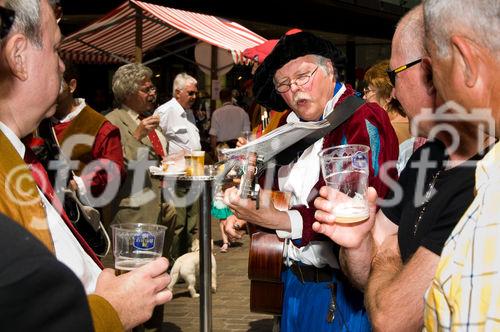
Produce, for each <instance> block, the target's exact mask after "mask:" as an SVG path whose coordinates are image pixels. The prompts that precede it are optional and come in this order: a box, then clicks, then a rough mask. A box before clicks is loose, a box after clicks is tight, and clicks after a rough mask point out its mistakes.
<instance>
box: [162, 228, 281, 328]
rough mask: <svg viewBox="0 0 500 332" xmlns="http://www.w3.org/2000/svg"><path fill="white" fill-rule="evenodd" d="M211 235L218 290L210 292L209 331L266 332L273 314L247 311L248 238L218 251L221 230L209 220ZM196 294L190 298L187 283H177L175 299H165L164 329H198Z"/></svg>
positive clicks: (197, 300) (198, 306)
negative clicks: (210, 314) (224, 251)
mask: <svg viewBox="0 0 500 332" xmlns="http://www.w3.org/2000/svg"><path fill="white" fill-rule="evenodd" d="M212 238H213V239H214V253H215V260H216V261H217V292H216V293H214V294H212V331H214V332H226V331H227V332H243V331H245V332H247V331H248V332H268V331H271V330H272V316H270V315H262V314H256V313H252V312H250V296H249V292H250V282H249V280H248V277H247V265H248V246H249V238H248V236H245V237H244V238H243V239H242V240H241V242H239V243H236V244H235V246H232V247H230V248H229V249H228V252H227V253H220V252H219V247H220V245H221V240H220V238H221V237H220V231H219V226H218V223H217V222H212ZM199 311H200V302H199V298H194V299H193V298H191V297H190V296H189V292H188V291H187V289H186V284H185V283H182V284H176V285H175V287H174V299H173V300H172V301H171V302H169V303H167V305H166V309H165V318H164V322H166V323H164V328H163V331H168V332H178V331H182V332H197V331H199V330H200V329H199Z"/></svg>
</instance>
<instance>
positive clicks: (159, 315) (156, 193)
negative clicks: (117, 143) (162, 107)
mask: <svg viewBox="0 0 500 332" xmlns="http://www.w3.org/2000/svg"><path fill="white" fill-rule="evenodd" d="M152 74H153V73H152V71H151V69H149V68H148V67H146V66H144V65H142V64H136V63H132V64H127V65H124V66H121V67H120V68H118V70H117V71H116V72H115V74H114V76H113V83H112V85H113V86H112V88H113V94H114V96H115V99H116V101H117V102H118V104H119V105H120V106H119V108H117V109H115V110H113V111H112V112H110V113H109V114H107V115H106V118H107V119H108V120H109V121H110V122H111V123H112V124H113V125H115V126H116V127H118V129H119V130H120V136H121V143H122V146H123V157H124V160H125V163H126V165H127V166H128V167H127V170H128V175H127V179H126V180H125V183H124V184H123V185H122V187H121V188H120V191H119V193H118V195H117V197H116V199H115V202H114V204H112V205H115V208H117V211H116V213H114V214H113V215H114V219H113V221H112V223H126V222H136V223H158V224H161V225H165V226H167V227H168V230H167V234H166V238H165V242H164V243H165V246H164V248H163V253H164V255H168V254H169V249H170V244H171V243H172V237H173V234H174V229H175V220H176V213H175V208H174V207H173V206H172V205H170V204H167V203H164V202H163V201H162V196H161V189H162V179H161V178H159V177H155V176H152V175H151V173H150V172H149V170H148V168H149V166H150V165H156V164H158V163H159V162H161V160H162V159H163V158H164V157H165V156H166V151H167V150H166V148H167V139H166V138H165V136H164V135H163V134H162V132H161V131H160V130H158V129H157V128H158V125H159V123H160V118H159V116H156V115H151V116H150V115H149V114H148V113H149V112H150V111H153V110H154V107H155V102H156V88H155V86H154V85H153V83H152V82H151V76H152ZM144 173H146V174H144ZM162 319H163V307H158V309H157V310H156V312H155V313H154V315H153V318H152V320H151V321H150V324H147V325H150V326H146V327H152V328H153V329H155V328H159V327H160V324H161V322H162Z"/></svg>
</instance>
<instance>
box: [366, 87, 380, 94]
mask: <svg viewBox="0 0 500 332" xmlns="http://www.w3.org/2000/svg"><path fill="white" fill-rule="evenodd" d="M370 92H377V90H373V89H370V88H364V89H363V93H364V94H365V95H367V94H368V93H370Z"/></svg>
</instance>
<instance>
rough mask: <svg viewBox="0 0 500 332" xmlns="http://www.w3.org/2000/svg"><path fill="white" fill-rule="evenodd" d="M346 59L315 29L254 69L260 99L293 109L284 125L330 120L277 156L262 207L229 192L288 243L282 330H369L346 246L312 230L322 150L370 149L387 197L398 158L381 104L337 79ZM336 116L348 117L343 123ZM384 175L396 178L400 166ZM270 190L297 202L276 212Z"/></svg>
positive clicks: (229, 199)
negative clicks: (349, 275)
mask: <svg viewBox="0 0 500 332" xmlns="http://www.w3.org/2000/svg"><path fill="white" fill-rule="evenodd" d="M341 61H342V58H341V54H340V51H339V50H338V49H337V48H336V47H335V46H334V45H333V44H331V43H330V42H328V41H326V40H323V39H320V38H318V37H316V36H314V35H312V34H310V33H307V32H300V33H297V34H293V35H288V36H284V37H282V38H281V39H280V41H279V42H278V44H277V45H276V47H275V48H274V49H273V51H272V52H271V53H270V54H269V55H268V56H267V57H266V59H265V60H264V62H263V63H262V64H261V65H260V67H259V68H258V69H257V71H256V73H255V81H254V92H255V96H256V99H257V102H258V103H260V104H261V105H263V106H265V107H269V108H271V109H277V110H284V109H291V110H292V112H290V113H289V114H287V115H285V116H283V117H282V123H285V122H298V121H318V120H321V119H324V118H326V119H328V120H329V122H330V126H329V127H328V131H326V132H324V133H321V136H318V135H315V134H316V133H314V134H312V135H310V137H306V138H304V139H303V140H302V141H300V142H298V143H297V144H294V145H293V146H292V147H290V148H288V149H286V150H284V151H283V152H282V153H280V155H278V156H276V161H277V164H278V165H279V167H278V168H277V172H275V173H274V172H273V174H271V175H272V176H270V175H269V174H268V175H269V176H263V177H262V178H261V179H260V180H261V181H260V182H261V186H262V187H263V188H264V189H263V190H262V191H261V194H260V198H259V202H258V205H257V204H256V202H254V201H251V200H249V199H246V198H242V197H241V196H240V193H239V192H238V190H237V189H236V188H230V189H228V190H226V192H225V197H224V200H225V203H226V204H227V205H228V206H229V207H230V208H231V209H232V210H233V212H234V213H235V215H236V216H237V217H238V218H239V219H244V220H246V221H247V222H250V223H252V224H256V225H258V226H261V227H265V228H268V229H272V230H275V234H276V236H277V237H279V238H281V239H282V240H283V241H284V243H285V250H284V252H283V261H284V265H285V267H286V268H285V269H284V271H283V273H282V281H283V282H284V298H283V308H282V317H281V331H286V332H289V331H366V330H370V322H369V320H368V317H367V315H366V311H365V309H364V306H363V294H362V293H360V292H359V291H357V290H356V289H354V288H353V287H352V286H351V285H350V284H349V283H347V282H345V281H344V280H345V277H344V275H343V273H342V271H341V270H340V264H339V260H338V250H339V247H338V246H337V245H336V244H335V243H333V242H332V241H331V240H330V239H328V238H326V237H323V236H320V235H319V234H316V233H315V232H314V231H313V230H312V224H313V222H314V213H315V211H316V209H315V208H314V205H313V201H314V199H315V198H316V197H317V196H318V192H319V188H320V187H321V186H323V185H324V184H325V181H324V179H323V177H322V175H321V172H320V163H319V157H318V153H319V152H320V151H321V150H322V149H325V148H328V147H331V146H335V145H341V144H363V145H367V146H369V147H370V154H369V165H370V175H369V185H370V186H372V187H375V188H376V189H377V192H379V193H380V194H381V196H382V197H383V196H384V195H385V193H386V192H387V186H386V185H385V184H384V183H382V181H381V178H380V176H381V174H382V173H383V170H382V169H381V166H382V165H383V164H384V163H385V162H387V161H392V160H396V159H397V157H398V141H397V137H396V134H395V132H394V130H393V129H392V126H391V124H390V121H389V118H388V116H387V114H386V113H385V112H384V110H383V109H382V108H380V107H379V106H378V105H376V104H372V103H367V104H363V103H362V102H359V100H358V98H356V97H353V96H354V90H353V89H352V88H351V87H350V86H348V85H345V84H343V83H341V82H338V81H337V78H336V75H335V73H336V70H335V67H334V66H335V65H337V66H338V65H339V64H341ZM354 110H355V112H353V111H354ZM335 114H341V115H346V114H348V115H346V116H343V119H341V120H339V116H336V115H335ZM341 117H342V116H341ZM305 143H307V144H305ZM385 175H388V176H389V177H391V178H396V170H395V169H391V170H390V171H389V174H385ZM263 178H273V181H268V182H273V184H269V183H263V181H262V180H263ZM269 189H273V190H279V191H284V192H289V193H290V194H291V201H290V206H291V207H290V208H289V209H288V210H286V211H280V210H278V209H276V208H275V207H274V205H273V204H270V199H269V198H270V195H269V191H268V190H269ZM231 226H235V225H228V227H231ZM239 226H241V225H239ZM236 228H237V227H236ZM235 235H236V234H235Z"/></svg>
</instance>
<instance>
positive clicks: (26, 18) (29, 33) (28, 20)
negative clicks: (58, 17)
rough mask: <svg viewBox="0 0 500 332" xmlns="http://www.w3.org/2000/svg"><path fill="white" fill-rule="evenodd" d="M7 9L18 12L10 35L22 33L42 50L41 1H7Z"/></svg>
mask: <svg viewBox="0 0 500 332" xmlns="http://www.w3.org/2000/svg"><path fill="white" fill-rule="evenodd" d="M5 8H9V9H12V10H14V11H15V12H16V18H15V19H14V24H13V25H12V28H11V30H10V33H21V34H23V35H25V36H26V38H28V40H29V41H31V42H32V43H33V44H34V45H35V46H37V47H39V48H42V47H43V43H42V14H41V10H40V0H6V1H5Z"/></svg>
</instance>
